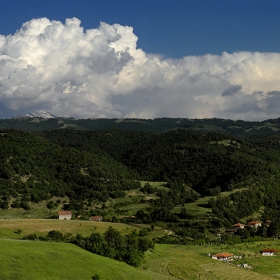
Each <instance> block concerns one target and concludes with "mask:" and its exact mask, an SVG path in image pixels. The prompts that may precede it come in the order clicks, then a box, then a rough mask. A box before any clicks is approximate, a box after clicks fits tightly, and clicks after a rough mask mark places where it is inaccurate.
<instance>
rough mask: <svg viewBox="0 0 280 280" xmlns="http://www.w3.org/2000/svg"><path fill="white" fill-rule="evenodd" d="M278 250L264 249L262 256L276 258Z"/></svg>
mask: <svg viewBox="0 0 280 280" xmlns="http://www.w3.org/2000/svg"><path fill="white" fill-rule="evenodd" d="M276 252H277V250H275V249H262V250H261V254H262V256H275V253H276Z"/></svg>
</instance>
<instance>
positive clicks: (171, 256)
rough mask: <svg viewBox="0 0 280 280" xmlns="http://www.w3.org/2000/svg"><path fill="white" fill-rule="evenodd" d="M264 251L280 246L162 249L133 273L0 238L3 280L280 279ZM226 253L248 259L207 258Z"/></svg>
mask: <svg viewBox="0 0 280 280" xmlns="http://www.w3.org/2000/svg"><path fill="white" fill-rule="evenodd" d="M265 246H274V248H280V247H279V242H278V243H277V242H276V243H273V244H272V243H271V242H270V243H262V244H261V243H254V244H244V245H236V246H232V247H229V246H227V247H225V246H219V247H215V246H209V245H208V246H173V245H160V244H158V245H156V247H155V250H154V251H150V252H147V253H146V257H145V259H146V262H145V264H143V268H133V267H131V266H128V265H126V264H124V263H121V262H118V261H114V260H111V259H109V258H104V257H101V256H97V255H95V254H91V253H89V252H87V251H85V250H82V249H80V248H79V247H77V246H75V245H72V244H66V243H53V242H34V241H19V240H3V239H0V247H1V254H0V271H1V275H0V279H1V280H8V279H14V280H25V279H26V280H27V279H28V280H33V279H34V280H37V279H46V280H48V279H51V280H55V279H59V280H64V279H65V280H70V279H75V280H76V279H81V280H87V279H89V280H90V279H92V276H94V275H98V276H99V279H101V280H114V279H123V280H131V279H135V280H138V279H143V280H145V279H151V280H152V279H153V280H159V279H162V280H165V279H166V280H172V279H174V280H175V279H182V280H197V279H201V280H217V279H219V280H220V279H221V280H234V279H239V280H241V279H245V278H246V279H254V280H268V279H276V278H275V277H273V276H272V275H275V274H278V273H279V270H278V268H279V264H280V259H279V256H276V257H261V256H260V254H259V252H258V251H259V250H260V248H263V247H265ZM221 251H228V252H232V253H234V254H237V255H242V254H243V255H244V258H242V259H240V260H238V261H236V262H234V263H233V264H227V263H223V262H220V261H215V260H213V259H211V258H209V257H208V255H207V254H209V253H210V254H214V253H218V252H221ZM256 252H257V253H256ZM238 263H247V264H248V265H250V266H252V269H244V268H240V267H237V264H238Z"/></svg>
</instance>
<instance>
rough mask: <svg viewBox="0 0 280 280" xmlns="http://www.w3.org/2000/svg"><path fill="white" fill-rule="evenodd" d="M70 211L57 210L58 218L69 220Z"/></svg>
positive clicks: (70, 216)
mask: <svg viewBox="0 0 280 280" xmlns="http://www.w3.org/2000/svg"><path fill="white" fill-rule="evenodd" d="M71 218H72V212H71V211H60V212H58V219H59V220H71Z"/></svg>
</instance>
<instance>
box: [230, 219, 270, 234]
mask: <svg viewBox="0 0 280 280" xmlns="http://www.w3.org/2000/svg"><path fill="white" fill-rule="evenodd" d="M271 223H272V221H271V220H266V221H265V222H264V224H265V225H266V227H269V226H270V225H271ZM262 224H263V223H262V222H260V221H251V222H249V223H247V224H241V223H237V224H234V225H233V226H232V228H231V229H226V232H227V233H228V234H234V233H235V232H236V231H238V230H240V229H244V228H258V227H261V226H262Z"/></svg>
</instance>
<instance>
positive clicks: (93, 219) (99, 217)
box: [89, 216, 103, 222]
mask: <svg viewBox="0 0 280 280" xmlns="http://www.w3.org/2000/svg"><path fill="white" fill-rule="evenodd" d="M102 218H103V217H102V216H91V217H90V218H89V220H90V221H93V222H101V221H102Z"/></svg>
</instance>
